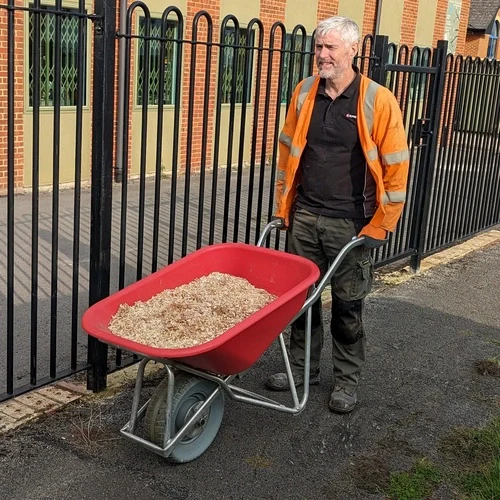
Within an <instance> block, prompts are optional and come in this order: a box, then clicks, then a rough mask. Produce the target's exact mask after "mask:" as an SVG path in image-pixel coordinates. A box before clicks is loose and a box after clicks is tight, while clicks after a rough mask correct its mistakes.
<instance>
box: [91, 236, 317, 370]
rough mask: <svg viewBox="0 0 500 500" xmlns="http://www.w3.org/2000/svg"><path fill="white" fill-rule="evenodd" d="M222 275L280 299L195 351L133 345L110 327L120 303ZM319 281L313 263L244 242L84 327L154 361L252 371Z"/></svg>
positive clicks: (158, 281)
mask: <svg viewBox="0 0 500 500" xmlns="http://www.w3.org/2000/svg"><path fill="white" fill-rule="evenodd" d="M212 272H220V273H225V274H230V275H232V276H239V277H241V278H245V279H246V280H248V281H249V282H250V283H251V284H252V285H253V286H255V287H257V288H263V289H264V290H266V291H267V292H269V293H271V294H273V295H275V296H276V297H277V298H276V299H275V300H273V301H272V302H271V303H269V304H268V305H266V306H265V307H263V308H262V309H260V310H258V311H257V312H255V313H254V314H252V315H251V316H249V317H248V318H246V319H245V320H243V321H241V322H240V323H238V324H236V325H235V326H233V327H232V328H230V329H229V330H227V331H226V332H224V333H223V334H221V335H219V336H218V337H216V338H215V339H213V340H211V341H209V342H205V343H203V344H199V345H196V346H193V347H186V348H180V349H163V348H157V347H152V346H149V345H145V344H141V343H138V342H133V341H131V340H128V339H126V338H123V337H120V336H119V335H115V334H114V333H112V332H111V331H110V330H109V329H108V325H109V322H110V321H111V318H112V317H113V316H114V315H115V314H116V312H117V311H118V308H119V306H120V304H129V305H133V304H135V303H136V302H137V301H142V302H145V301H147V300H148V299H150V298H151V297H153V296H154V295H157V294H158V293H160V292H162V291H163V290H165V289H172V288H176V287H178V286H180V285H183V284H186V283H190V282H191V281H193V280H194V279H196V278H200V277H202V276H207V275H208V274H210V273H212ZM318 277H319V269H318V267H317V266H316V265H315V264H314V263H313V262H311V261H309V260H307V259H305V258H303V257H298V256H296V255H291V254H288V253H285V252H281V251H278V250H272V249H268V248H262V247H257V246H253V245H247V244H243V243H221V244H217V245H211V246H207V247H203V248H201V249H200V250H197V251H195V252H193V253H191V254H189V255H187V256H186V257H183V258H182V259H180V260H178V261H176V262H174V263H173V264H170V265H168V266H166V267H164V268H163V269H161V270H159V271H156V272H155V273H153V274H151V275H149V276H147V277H145V278H143V279H141V280H139V281H137V282H136V283H133V284H131V285H129V286H127V287H125V288H124V289H122V290H120V291H118V292H116V293H114V294H111V295H110V296H109V297H107V298H105V299H103V300H101V301H99V302H97V303H96V304H94V305H93V306H91V307H90V308H89V309H87V311H86V312H85V313H84V315H83V318H82V327H83V329H84V330H85V331H86V332H87V333H88V334H89V335H91V336H93V337H96V338H97V339H99V340H101V341H102V342H105V343H107V344H111V345H114V346H116V347H120V348H122V349H125V350H128V351H131V352H134V353H136V354H139V355H142V356H144V357H149V358H157V359H158V358H162V359H166V360H168V359H172V360H175V361H177V362H181V363H184V364H187V365H190V366H192V367H194V368H198V369H201V370H205V371H207V372H210V373H216V374H220V375H234V374H236V373H240V372H242V371H244V370H246V369H247V368H249V367H251V366H252V365H253V364H255V362H256V361H257V360H258V359H259V358H260V356H261V355H262V354H263V353H264V351H265V350H266V349H267V348H268V347H269V346H270V345H271V344H272V342H273V341H274V340H275V339H276V338H277V337H278V336H279V334H280V333H281V332H282V331H283V329H284V328H286V326H287V325H288V324H289V323H290V321H291V320H292V319H293V318H294V317H295V315H296V314H297V313H298V312H299V311H300V309H301V307H302V306H303V305H304V302H305V301H306V299H307V294H308V290H309V288H310V286H311V285H312V284H313V283H315V282H316V280H317V279H318Z"/></svg>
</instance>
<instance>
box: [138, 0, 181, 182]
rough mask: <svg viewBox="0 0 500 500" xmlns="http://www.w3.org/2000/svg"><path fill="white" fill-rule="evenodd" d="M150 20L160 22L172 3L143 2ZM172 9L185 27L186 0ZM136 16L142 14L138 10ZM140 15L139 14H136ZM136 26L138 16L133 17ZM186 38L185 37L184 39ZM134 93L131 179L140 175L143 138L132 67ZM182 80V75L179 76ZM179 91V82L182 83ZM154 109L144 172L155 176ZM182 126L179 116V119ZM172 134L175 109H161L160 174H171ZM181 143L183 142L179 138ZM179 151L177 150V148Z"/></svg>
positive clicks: (150, 107)
mask: <svg viewBox="0 0 500 500" xmlns="http://www.w3.org/2000/svg"><path fill="white" fill-rule="evenodd" d="M146 4H147V6H148V7H149V10H150V12H151V17H152V18H161V16H162V14H163V12H164V10H165V9H166V8H167V7H168V6H170V5H172V4H173V2H165V1H162V0H146ZM175 6H176V7H177V8H178V9H179V10H180V11H181V12H182V14H183V16H184V27H185V26H186V20H185V16H186V14H187V0H177V1H176V2H175ZM136 12H138V13H141V10H140V9H138V10H136ZM139 15H140V14H139ZM171 19H172V20H176V19H177V16H175V15H173V16H172V17H171ZM136 22H138V21H137V16H136ZM186 36H189V35H186V34H184V37H186ZM132 50H137V40H135V48H134V49H132ZM133 71H134V76H133V81H134V90H133V93H132V94H133V102H132V107H131V109H132V117H131V132H132V133H131V164H130V173H131V175H137V174H139V172H140V166H141V135H142V106H138V105H137V95H136V92H137V86H136V85H135V83H136V82H137V67H134V70H133ZM178 77H179V78H181V75H178ZM181 88H182V82H181ZM156 110H157V106H149V110H148V128H147V139H146V172H147V173H150V174H152V173H154V172H155V169H156V145H157V131H158V127H157V124H158V112H157V111H156ZM180 123H182V113H181V118H180ZM173 133H174V106H164V108H163V134H162V146H163V147H162V156H161V165H162V166H163V172H164V173H166V172H170V171H171V170H172V141H173ZM181 139H182V138H181ZM179 151H180V148H179Z"/></svg>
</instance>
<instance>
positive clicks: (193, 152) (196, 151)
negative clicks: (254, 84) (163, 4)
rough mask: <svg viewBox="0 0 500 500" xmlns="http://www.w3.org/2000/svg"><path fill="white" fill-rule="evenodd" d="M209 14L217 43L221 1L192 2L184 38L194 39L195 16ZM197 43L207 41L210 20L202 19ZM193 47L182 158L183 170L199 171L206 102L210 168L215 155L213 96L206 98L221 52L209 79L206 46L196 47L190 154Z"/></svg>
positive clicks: (187, 63)
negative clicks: (188, 168) (187, 167)
mask: <svg viewBox="0 0 500 500" xmlns="http://www.w3.org/2000/svg"><path fill="white" fill-rule="evenodd" d="M202 10H204V11H206V12H207V13H208V14H209V15H210V17H211V19H212V22H213V34H212V40H213V41H214V42H216V41H218V37H219V18H220V1H219V0H213V1H212V2H210V5H208V4H207V2H205V1H203V0H190V1H189V2H188V4H187V15H186V24H185V38H187V39H189V40H190V39H191V38H192V31H193V21H194V17H195V16H196V14H197V13H198V12H200V11H202ZM197 39H198V40H199V41H205V42H206V41H207V40H208V21H207V17H205V16H203V17H201V18H200V19H199V21H198V25H197ZM192 47H193V46H192V45H190V44H185V45H184V63H183V67H184V74H183V92H182V110H183V112H182V119H181V133H180V137H181V148H180V150H181V158H180V169H181V170H183V169H185V168H186V165H187V162H188V160H190V161H189V166H190V167H191V169H192V170H195V171H196V170H198V171H199V170H200V166H201V159H202V155H203V151H202V138H203V136H204V135H203V118H204V115H203V105H204V102H205V99H209V106H208V115H207V117H206V119H207V124H208V130H207V135H206V138H207V144H206V155H207V163H208V164H209V165H210V162H211V154H210V152H211V151H212V138H213V124H214V102H215V99H214V94H213V93H212V92H210V96H208V95H207V96H205V83H206V81H207V79H208V80H209V82H210V89H215V87H216V75H217V55H218V52H219V49H216V48H214V49H213V50H212V56H211V59H210V60H211V68H212V69H211V72H210V74H209V75H207V74H205V65H206V60H207V57H208V56H207V46H206V45H203V44H200V45H197V46H196V55H195V61H194V62H195V64H194V71H195V85H194V89H193V99H194V100H193V102H194V103H195V106H194V108H193V110H192V118H193V121H192V124H191V130H192V136H191V137H192V144H191V146H190V147H189V151H188V144H187V139H188V128H189V123H188V119H189V115H188V110H189V90H190V77H191V62H192V53H193V52H192V50H193V49H192Z"/></svg>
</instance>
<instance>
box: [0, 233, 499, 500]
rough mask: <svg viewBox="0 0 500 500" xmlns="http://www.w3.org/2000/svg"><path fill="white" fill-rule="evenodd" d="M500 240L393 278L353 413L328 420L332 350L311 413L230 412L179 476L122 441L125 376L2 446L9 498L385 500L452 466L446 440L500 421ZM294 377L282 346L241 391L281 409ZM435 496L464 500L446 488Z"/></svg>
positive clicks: (373, 329)
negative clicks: (420, 474)
mask: <svg viewBox="0 0 500 500" xmlns="http://www.w3.org/2000/svg"><path fill="white" fill-rule="evenodd" d="M494 233H495V234H494V236H495V238H493V240H492V241H493V242H492V243H491V244H489V245H486V246H483V247H482V248H480V249H478V250H476V251H474V252H471V253H467V254H466V255H465V256H464V257H462V258H459V259H451V260H449V261H447V260H446V259H444V258H443V257H442V255H444V253H443V254H442V255H441V256H440V255H439V254H437V255H436V256H435V257H434V259H435V263H437V264H439V265H436V266H432V267H431V266H429V265H427V264H426V262H425V261H424V263H423V266H422V268H423V270H424V272H421V273H419V274H416V275H411V276H410V275H409V274H408V273H406V272H405V270H403V271H399V272H398V273H394V274H393V275H386V276H379V279H378V281H377V286H376V290H375V292H374V293H372V294H371V295H370V297H369V298H368V300H367V310H366V325H367V337H368V352H367V356H368V359H367V363H366V366H365V369H364V371H363V375H362V379H361V383H360V387H359V405H358V407H357V408H356V409H355V410H354V411H353V412H352V413H351V414H349V415H335V414H332V413H330V412H329V411H328V409H327V402H328V398H329V394H330V391H331V388H332V380H331V376H332V370H331V363H330V353H331V350H330V349H331V342H329V340H328V338H327V339H326V344H325V349H324V351H323V359H322V382H321V384H320V385H319V386H316V387H312V388H311V392H310V398H309V401H308V404H307V406H306V408H305V410H304V412H303V413H302V414H300V415H299V416H297V417H293V416H291V415H288V414H284V413H281V412H277V411H272V410H266V409H262V408H257V407H253V406H249V405H244V404H242V403H237V402H233V401H229V400H226V406H225V414H224V418H223V421H222V425H221V428H220V430H219V433H218V435H217V437H216V438H215V440H214V442H213V444H212V445H211V446H210V447H209V448H208V450H207V451H206V452H205V453H204V454H203V455H202V456H201V457H200V458H198V459H197V460H195V461H193V462H191V463H188V464H184V465H172V464H170V463H168V462H167V461H166V460H165V459H163V458H161V457H159V456H157V455H155V454H154V453H152V452H149V451H147V450H145V449H143V448H142V447H140V446H138V445H136V444H134V443H132V442H129V441H127V440H126V439H124V438H123V437H121V436H120V434H119V429H120V428H121V427H122V426H123V425H124V424H125V423H126V422H127V420H128V419H129V413H130V408H131V401H132V395H133V389H132V382H133V376H132V378H131V377H130V375H127V372H123V373H122V374H121V375H118V377H122V378H121V379H120V380H119V382H118V384H116V385H113V384H112V386H111V388H110V389H109V391H107V392H106V393H104V394H100V395H92V394H84V395H79V396H78V397H77V396H75V397H74V398H73V399H75V400H74V401H73V402H71V403H69V404H66V405H64V406H63V407H62V409H60V410H54V409H53V408H52V409H49V411H46V412H45V413H43V417H41V418H37V419H33V420H28V421H27V423H25V425H22V426H20V427H17V428H12V427H11V430H9V431H8V432H5V433H3V434H2V435H0V498H6V499H7V498H8V499H9V500H26V499H30V500H31V499H33V500H38V499H53V500H58V499H61V500H63V499H64V500H65V499H82V500H84V499H94V500H95V499H107V500H111V499H122V498H127V497H129V498H138V499H145V500H146V499H159V498H164V499H165V498H166V499H171V500H181V499H183V500H184V499H185V500H205V499H228V500H230V499H234V500H236V499H238V500H240V499H241V500H246V499H297V500H298V499H301V500H309V499H311V500H313V499H314V500H320V499H325V500H327V499H328V500H330V499H331V500H333V499H379V498H384V496H383V494H382V493H381V491H380V488H381V487H383V486H384V484H387V481H388V477H389V474H390V472H391V471H401V470H408V469H409V468H410V467H411V465H412V464H413V463H414V462H415V461H416V460H418V459H420V458H423V457H427V458H429V459H431V460H433V461H434V462H439V461H440V460H442V459H443V457H442V455H441V451H440V446H439V443H440V440H441V439H442V438H443V437H444V436H445V435H446V434H447V433H448V432H449V431H450V430H451V429H453V428H455V427H456V426H480V425H482V424H485V423H487V422H488V421H490V420H491V419H492V418H493V417H494V416H499V415H500V379H499V378H497V377H493V376H490V375H483V374H480V373H478V371H477V370H476V368H475V363H476V362H477V361H481V360H485V359H490V358H493V357H495V356H498V355H500V313H499V306H500V298H499V297H500V294H499V292H498V284H499V283H500V238H498V236H499V235H500V233H498V231H494ZM326 316H327V314H326ZM281 367H282V361H281V357H280V353H279V350H278V345H277V343H275V344H274V345H273V346H272V348H271V349H270V350H269V351H267V352H266V353H265V354H264V356H263V357H262V358H261V359H260V360H259V361H258V362H257V363H256V365H255V366H254V367H253V368H252V369H251V370H249V371H248V372H247V373H246V374H245V375H244V377H243V378H242V380H241V385H242V386H243V387H245V388H248V389H250V390H259V391H262V393H263V394H265V395H267V396H269V397H272V396H274V394H273V393H270V392H267V391H266V390H264V389H262V381H263V379H264V378H265V377H266V376H267V375H268V374H270V373H272V372H273V371H274V370H280V369H281ZM160 380H161V372H156V373H152V374H151V375H150V376H149V377H148V379H147V385H148V387H147V388H146V395H147V394H150V393H151V392H152V390H153V389H154V387H155V386H156V385H157V384H158V383H159V381H160ZM72 383H73V384H74V385H72V386H71V385H69V384H68V385H67V388H69V389H71V388H73V389H74V391H73V392H71V393H72V394H74V395H76V394H77V391H78V380H74V381H72ZM287 396H288V395H287V394H282V395H280V396H276V397H277V398H279V399H281V398H283V401H289V400H288V399H287ZM50 397H51V396H50V395H49V396H48V398H50ZM0 411H2V408H0ZM0 420H1V419H0ZM0 423H1V422H0ZM0 427H1V426H0ZM434 498H439V499H447V498H450V499H451V498H456V495H455V493H454V492H453V491H451V490H450V489H448V488H447V487H443V488H441V489H440V490H439V491H438V492H437V493H436V494H435V496H434Z"/></svg>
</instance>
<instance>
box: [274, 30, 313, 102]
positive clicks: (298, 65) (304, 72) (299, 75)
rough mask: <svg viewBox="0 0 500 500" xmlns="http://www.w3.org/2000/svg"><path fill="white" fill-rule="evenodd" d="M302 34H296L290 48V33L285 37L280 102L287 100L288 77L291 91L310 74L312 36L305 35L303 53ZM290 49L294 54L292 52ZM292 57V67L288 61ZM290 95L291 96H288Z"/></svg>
mask: <svg viewBox="0 0 500 500" xmlns="http://www.w3.org/2000/svg"><path fill="white" fill-rule="evenodd" d="M302 41H303V36H302V35H296V37H295V44H294V47H293V49H292V35H290V34H287V35H286V39H285V53H284V55H283V59H282V60H283V73H282V75H283V80H282V84H281V102H282V103H285V102H287V96H288V86H289V85H288V84H289V81H290V79H291V80H292V92H293V89H294V88H295V87H296V86H297V84H298V83H299V82H300V81H301V80H303V79H304V78H306V77H308V76H309V75H310V74H311V58H312V54H311V51H312V48H311V43H312V37H311V36H306V43H305V49H304V52H306V53H305V54H304V52H303V50H302ZM292 51H293V52H294V54H292ZM292 55H293V56H294V57H293V68H291V67H290V63H291V61H292ZM290 97H291V96H290Z"/></svg>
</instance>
